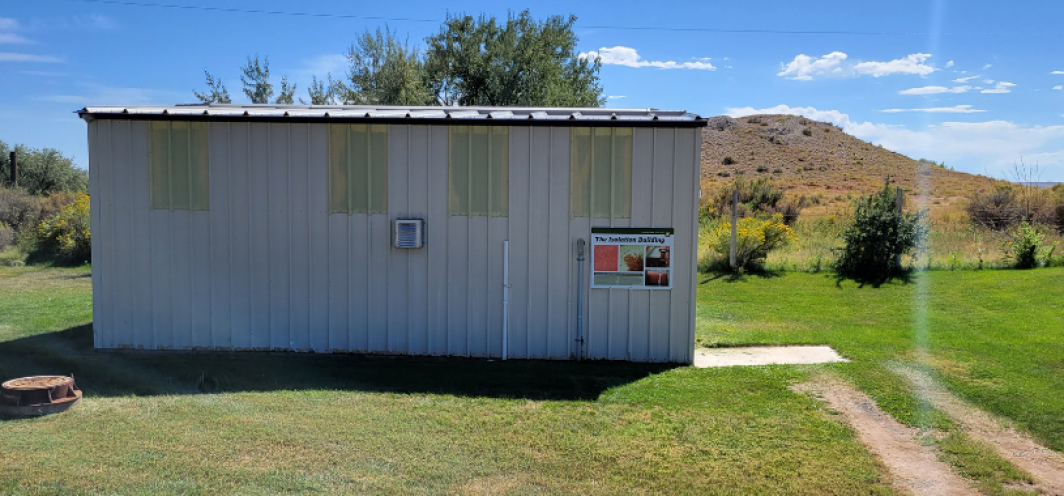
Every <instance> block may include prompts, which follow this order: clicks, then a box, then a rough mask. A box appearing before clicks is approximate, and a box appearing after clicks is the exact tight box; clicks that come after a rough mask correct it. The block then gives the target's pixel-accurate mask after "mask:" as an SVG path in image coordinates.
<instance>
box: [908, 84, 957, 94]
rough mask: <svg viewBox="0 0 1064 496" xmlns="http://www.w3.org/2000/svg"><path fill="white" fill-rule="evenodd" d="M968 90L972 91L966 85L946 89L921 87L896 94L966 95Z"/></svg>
mask: <svg viewBox="0 0 1064 496" xmlns="http://www.w3.org/2000/svg"><path fill="white" fill-rule="evenodd" d="M970 89H972V87H971V86H968V85H963V86H954V87H952V88H947V87H945V86H923V87H920V88H909V89H907V90H901V91H899V92H898V94H899V95H934V94H936V93H967V92H968V90H970Z"/></svg>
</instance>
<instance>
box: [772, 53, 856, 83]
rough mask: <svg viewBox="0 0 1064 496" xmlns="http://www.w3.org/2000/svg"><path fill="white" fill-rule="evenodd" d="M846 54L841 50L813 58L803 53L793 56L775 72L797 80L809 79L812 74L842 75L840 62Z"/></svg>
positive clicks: (811, 77) (844, 58)
mask: <svg viewBox="0 0 1064 496" xmlns="http://www.w3.org/2000/svg"><path fill="white" fill-rule="evenodd" d="M846 58H847V55H846V54H845V53H842V52H831V53H829V54H827V55H825V56H823V57H820V58H816V59H814V58H813V57H810V56H808V55H805V54H799V55H797V56H795V57H794V60H792V61H791V62H790V63H789V64H787V65H783V64H780V66H782V67H783V70H782V71H780V72H778V73H776V75H777V76H782V77H788V76H789V77H790V78H791V79H796V80H798V81H809V80H811V79H813V76H814V75H825V74H834V75H840V76H841V75H842V74H841V73H842V67H841V65H842V62H843V61H845V60H846Z"/></svg>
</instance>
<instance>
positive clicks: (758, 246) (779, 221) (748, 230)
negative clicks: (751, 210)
mask: <svg viewBox="0 0 1064 496" xmlns="http://www.w3.org/2000/svg"><path fill="white" fill-rule="evenodd" d="M707 241H708V244H709V248H710V249H711V250H713V252H715V253H716V254H717V255H718V256H720V257H721V258H722V259H723V260H728V259H729V258H730V256H731V224H730V223H728V222H721V223H720V224H718V225H717V227H716V229H714V230H713V231H712V232H711V233H710V234H709V239H708V240H707ZM791 243H798V235H797V234H795V232H794V230H792V229H791V228H790V227H788V226H787V224H785V223H784V222H783V214H781V213H775V214H773V215H772V217H770V218H768V219H758V218H755V217H745V218H743V219H740V220H739V223H738V225H737V226H736V243H735V263H736V268H738V269H744V270H748V269H754V268H757V267H759V266H761V265H762V264H763V263H764V262H765V258H766V257H768V254H769V252H771V251H772V250H776V249H778V248H783V247H785V246H788V245H790V244H791Z"/></svg>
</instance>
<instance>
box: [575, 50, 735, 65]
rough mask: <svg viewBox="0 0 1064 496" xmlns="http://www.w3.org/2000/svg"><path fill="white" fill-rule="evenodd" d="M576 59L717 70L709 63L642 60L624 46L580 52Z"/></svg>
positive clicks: (612, 63) (605, 62) (615, 63)
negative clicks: (596, 59)
mask: <svg viewBox="0 0 1064 496" xmlns="http://www.w3.org/2000/svg"><path fill="white" fill-rule="evenodd" d="M577 56H578V57H580V58H582V59H585V58H596V57H597V58H598V59H599V60H601V61H602V63H603V64H604V65H623V66H625V67H656V68H658V69H695V70H703V71H715V70H717V68H716V67H714V66H713V64H710V63H709V62H702V61H696V62H682V63H681V62H676V61H672V60H664V61H663V60H644V59H643V58H642V57H640V56H639V54H638V53H637V52H636V50H635V49H634V48H630V47H626V46H615V47H602V48H599V49H598V50H597V51H596V50H592V51H590V52H581V53H580V54H579V55H577ZM699 60H708V59H699Z"/></svg>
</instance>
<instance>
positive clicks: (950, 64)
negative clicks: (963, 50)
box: [946, 60, 953, 69]
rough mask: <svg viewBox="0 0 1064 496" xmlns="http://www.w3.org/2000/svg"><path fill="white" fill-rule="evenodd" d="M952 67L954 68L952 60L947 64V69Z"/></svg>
mask: <svg viewBox="0 0 1064 496" xmlns="http://www.w3.org/2000/svg"><path fill="white" fill-rule="evenodd" d="M950 67H953V61H952V60H951V61H949V62H946V68H947V69H949V68H950Z"/></svg>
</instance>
